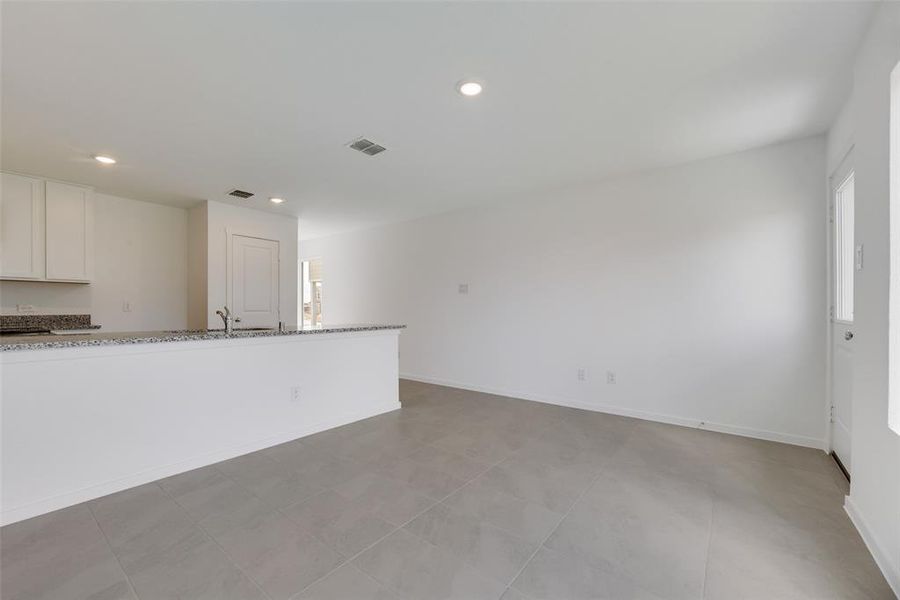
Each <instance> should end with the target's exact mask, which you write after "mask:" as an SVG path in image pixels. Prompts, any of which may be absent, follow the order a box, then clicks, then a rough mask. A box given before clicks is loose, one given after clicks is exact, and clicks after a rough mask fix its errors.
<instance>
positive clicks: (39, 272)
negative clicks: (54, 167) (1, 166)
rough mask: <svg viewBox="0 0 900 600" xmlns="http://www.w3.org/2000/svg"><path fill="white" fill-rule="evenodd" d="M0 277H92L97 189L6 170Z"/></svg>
mask: <svg viewBox="0 0 900 600" xmlns="http://www.w3.org/2000/svg"><path fill="white" fill-rule="evenodd" d="M0 176H2V197H0V278H2V279H28V280H35V281H69V282H76V283H87V282H89V281H90V280H91V275H92V270H93V258H94V208H93V190H92V189H91V188H88V187H84V186H80V185H72V184H68V183H59V182H56V181H46V180H43V179H38V178H34V177H26V176H24V175H17V174H13V173H2V174H0Z"/></svg>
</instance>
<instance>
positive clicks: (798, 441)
mask: <svg viewBox="0 0 900 600" xmlns="http://www.w3.org/2000/svg"><path fill="white" fill-rule="evenodd" d="M400 378H401V379H410V380H412V381H419V382H421V383H431V384H435V385H443V386H448V387H455V388H459V389H463V390H471V391H473V392H483V393H485V394H496V395H498V396H507V397H510V398H517V399H520V400H530V401H532V402H541V403H543V404H555V405H557V406H568V407H569V408H580V409H582V410H590V411H594V412H602V413H608V414H612V415H621V416H624V417H634V418H636V419H643V420H645V421H655V422H657V423H668V424H670V425H681V426H683V427H692V428H694V429H705V430H708V431H717V432H719V433H729V434H732V435H740V436H743V437H748V438H755V439H760V440H767V441H770V442H781V443H783V444H792V445H794V446H804V447H806V448H816V449H817V450H821V451H822V452H827V451H828V442H827V440H825V439H819V438H812V437H806V436H802V435H793V434H790V433H781V432H777V431H766V430H764V429H753V428H750V427H742V426H739V425H727V424H723V423H710V422H709V421H704V420H702V419H696V418H688V417H678V416H674V415H666V414H662V413H654V412H647V411H642V410H634V409H631V408H624V407H621V406H613V405H611V404H593V403H588V402H582V401H580V400H572V399H570V398H560V397H553V398H551V397H547V396H538V395H535V394H530V393H527V392H518V391H512V390H504V389H498V388H490V387H484V386H480V385H472V384H467V383H462V382H459V381H450V380H447V379H438V378H436V377H427V376H424V375H415V374H412V373H401V374H400Z"/></svg>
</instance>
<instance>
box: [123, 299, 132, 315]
mask: <svg viewBox="0 0 900 600" xmlns="http://www.w3.org/2000/svg"><path fill="white" fill-rule="evenodd" d="M122 312H131V301H130V300H125V301H124V302H122Z"/></svg>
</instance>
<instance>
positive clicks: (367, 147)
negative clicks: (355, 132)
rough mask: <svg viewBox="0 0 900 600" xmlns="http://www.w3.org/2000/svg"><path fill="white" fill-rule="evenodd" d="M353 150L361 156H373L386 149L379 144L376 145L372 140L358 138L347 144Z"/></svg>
mask: <svg viewBox="0 0 900 600" xmlns="http://www.w3.org/2000/svg"><path fill="white" fill-rule="evenodd" d="M347 145H348V146H350V147H351V148H353V149H354V150H359V151H360V152H362V153H363V154H368V155H369V156H375V155H376V154H381V153H382V152H384V151H385V150H387V148H385V147H384V146H382V145H380V144H376V143H375V142H373V141H372V140H367V139H366V138H359V139H358V140H354V141H352V142H350V143H349V144H347Z"/></svg>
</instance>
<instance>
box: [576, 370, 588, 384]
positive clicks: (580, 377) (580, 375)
mask: <svg viewBox="0 0 900 600" xmlns="http://www.w3.org/2000/svg"><path fill="white" fill-rule="evenodd" d="M586 378H587V376H586V374H585V372H584V369H578V381H584V380H585V379H586Z"/></svg>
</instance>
